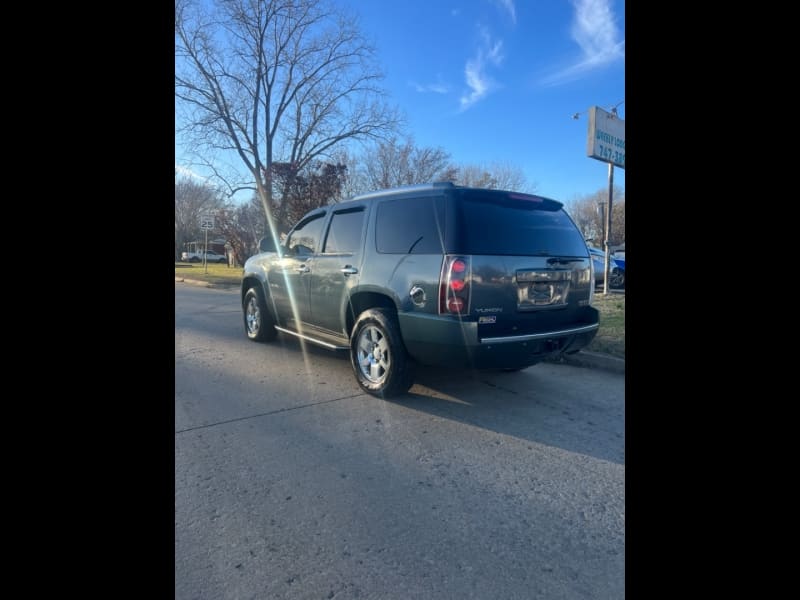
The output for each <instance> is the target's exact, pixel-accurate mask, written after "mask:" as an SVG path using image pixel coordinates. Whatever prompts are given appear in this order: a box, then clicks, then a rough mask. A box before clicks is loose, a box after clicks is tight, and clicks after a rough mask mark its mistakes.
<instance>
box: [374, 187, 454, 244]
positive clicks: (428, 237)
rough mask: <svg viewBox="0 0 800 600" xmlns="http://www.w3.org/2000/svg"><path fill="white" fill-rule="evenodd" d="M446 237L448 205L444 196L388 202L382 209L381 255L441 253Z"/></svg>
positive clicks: (378, 228) (378, 231)
mask: <svg viewBox="0 0 800 600" xmlns="http://www.w3.org/2000/svg"><path fill="white" fill-rule="evenodd" d="M443 236H444V202H443V201H442V198H441V197H438V198H432V197H427V198H402V199H398V200H387V201H386V202H381V204H380V205H379V206H378V216H377V219H376V238H377V239H376V243H377V248H378V252H384V253H386V254H439V253H441V252H442V239H443Z"/></svg>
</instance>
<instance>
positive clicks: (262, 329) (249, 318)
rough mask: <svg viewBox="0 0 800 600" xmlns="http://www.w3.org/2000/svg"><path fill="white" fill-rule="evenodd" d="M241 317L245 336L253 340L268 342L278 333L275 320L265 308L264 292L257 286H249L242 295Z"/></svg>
mask: <svg viewBox="0 0 800 600" xmlns="http://www.w3.org/2000/svg"><path fill="white" fill-rule="evenodd" d="M242 317H243V319H244V331H245V333H246V334H247V337H248V338H250V339H251V340H253V341H254V342H268V341H270V340H274V339H275V336H277V335H278V330H277V329H275V321H273V319H272V315H271V314H270V312H269V309H267V303H266V302H265V301H264V293H263V292H262V291H261V290H259V289H258V288H255V287H251V288H250V289H249V290H247V293H246V294H245V295H244V301H243V302H242Z"/></svg>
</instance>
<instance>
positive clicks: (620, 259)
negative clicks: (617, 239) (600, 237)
mask: <svg viewBox="0 0 800 600" xmlns="http://www.w3.org/2000/svg"><path fill="white" fill-rule="evenodd" d="M589 254H591V256H592V263H593V264H594V283H595V285H596V286H599V285H603V275H604V273H605V268H606V266H605V257H606V254H605V252H603V251H602V250H600V248H594V247H592V246H589ZM608 271H609V274H610V276H609V278H608V279H609V287H611V288H624V287H625V251H624V250H620V251H617V252H612V253H611V260H610V262H609V265H608Z"/></svg>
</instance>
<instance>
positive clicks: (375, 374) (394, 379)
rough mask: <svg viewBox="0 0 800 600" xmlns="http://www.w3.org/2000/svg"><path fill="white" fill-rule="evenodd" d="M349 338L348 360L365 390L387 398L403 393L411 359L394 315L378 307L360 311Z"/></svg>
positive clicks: (407, 384) (410, 378) (407, 385)
mask: <svg viewBox="0 0 800 600" xmlns="http://www.w3.org/2000/svg"><path fill="white" fill-rule="evenodd" d="M350 340H351V341H350V362H351V363H352V365H353V371H354V372H355V376H356V381H358V385H359V386H361V389H363V390H364V391H365V392H367V393H368V394H371V395H373V396H377V397H379V398H391V397H392V396H398V395H400V394H404V393H405V392H407V391H408V388H410V387H411V386H412V385H413V383H414V376H413V372H412V365H411V359H410V358H409V356H408V353H407V352H406V348H405V346H404V345H403V339H402V336H401V335H400V326H399V325H398V324H397V319H396V318H395V316H394V315H392V314H391V313H389V312H388V311H386V310H384V309H380V308H372V309H369V310H366V311H364V312H363V313H361V315H360V316H359V317H358V320H357V321H356V324H355V326H354V327H353V335H352V336H351V338H350Z"/></svg>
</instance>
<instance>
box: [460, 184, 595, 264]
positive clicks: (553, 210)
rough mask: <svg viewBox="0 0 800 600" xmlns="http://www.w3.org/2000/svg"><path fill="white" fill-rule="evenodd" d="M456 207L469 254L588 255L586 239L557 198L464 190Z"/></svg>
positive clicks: (464, 247) (465, 249)
mask: <svg viewBox="0 0 800 600" xmlns="http://www.w3.org/2000/svg"><path fill="white" fill-rule="evenodd" d="M460 196H461V202H460V203H459V205H458V209H457V210H456V214H457V219H458V222H459V226H458V234H459V238H460V244H459V246H460V247H461V248H462V249H461V250H460V252H463V253H465V254H506V255H526V254H527V255H553V256H586V255H587V251H586V243H585V242H584V240H583V236H582V235H581V233H580V231H579V230H578V228H577V227H576V226H575V224H574V223H573V222H572V220H571V219H570V218H569V216H568V215H567V213H566V212H564V210H563V209H562V208H561V205H560V204H559V203H557V202H555V201H553V200H548V199H542V198H536V197H533V196H523V195H516V194H506V193H486V192H464V193H462V194H461V195H460Z"/></svg>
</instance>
